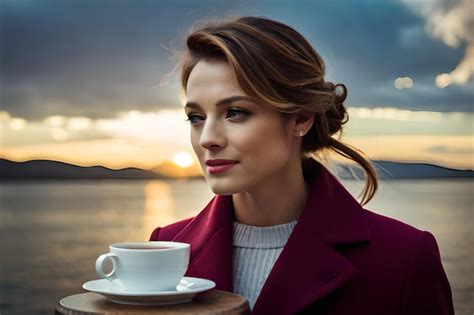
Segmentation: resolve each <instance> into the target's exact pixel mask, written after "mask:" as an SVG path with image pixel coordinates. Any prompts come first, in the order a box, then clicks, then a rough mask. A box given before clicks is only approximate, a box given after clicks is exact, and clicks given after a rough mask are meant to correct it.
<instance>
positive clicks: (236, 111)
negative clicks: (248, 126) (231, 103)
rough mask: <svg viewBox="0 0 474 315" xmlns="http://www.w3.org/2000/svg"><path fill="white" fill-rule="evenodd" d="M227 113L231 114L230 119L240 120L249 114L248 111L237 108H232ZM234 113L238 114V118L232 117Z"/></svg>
mask: <svg viewBox="0 0 474 315" xmlns="http://www.w3.org/2000/svg"><path fill="white" fill-rule="evenodd" d="M227 113H228V114H229V116H231V117H230V118H240V117H242V116H246V115H248V114H249V112H248V111H246V110H242V109H237V108H230V109H229V111H228V112H227ZM232 113H234V114H237V116H235V115H232Z"/></svg>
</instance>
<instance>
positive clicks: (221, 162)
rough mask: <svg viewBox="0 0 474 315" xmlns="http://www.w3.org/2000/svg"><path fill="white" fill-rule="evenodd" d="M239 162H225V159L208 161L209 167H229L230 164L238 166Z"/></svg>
mask: <svg viewBox="0 0 474 315" xmlns="http://www.w3.org/2000/svg"><path fill="white" fill-rule="evenodd" d="M236 163H238V161H236V160H224V159H215V160H207V161H206V165H207V166H222V165H229V164H236Z"/></svg>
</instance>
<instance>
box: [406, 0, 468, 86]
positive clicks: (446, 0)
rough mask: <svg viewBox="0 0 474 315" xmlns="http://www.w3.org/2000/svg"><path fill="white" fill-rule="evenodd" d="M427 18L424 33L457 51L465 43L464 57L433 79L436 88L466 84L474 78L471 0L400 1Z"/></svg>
mask: <svg viewBox="0 0 474 315" xmlns="http://www.w3.org/2000/svg"><path fill="white" fill-rule="evenodd" d="M403 2H404V3H406V4H407V5H408V6H409V7H411V8H412V9H413V10H414V11H415V12H417V13H418V14H420V15H421V16H423V17H425V18H426V30H427V32H428V33H429V34H430V35H431V36H432V37H434V38H439V39H440V40H441V41H443V43H445V44H446V45H448V46H450V47H453V48H457V47H459V46H461V45H462V44H465V45H466V47H465V50H464V56H463V58H462V59H461V61H460V62H459V64H458V65H457V66H456V67H455V68H454V70H452V71H451V72H450V73H441V74H439V75H438V76H437V78H436V84H437V86H438V87H441V88H444V87H446V86H448V85H450V84H460V85H463V84H466V83H467V82H468V81H469V80H470V79H471V78H472V76H473V75H474V32H473V30H474V15H473V14H472V12H474V1H472V0H432V1H403Z"/></svg>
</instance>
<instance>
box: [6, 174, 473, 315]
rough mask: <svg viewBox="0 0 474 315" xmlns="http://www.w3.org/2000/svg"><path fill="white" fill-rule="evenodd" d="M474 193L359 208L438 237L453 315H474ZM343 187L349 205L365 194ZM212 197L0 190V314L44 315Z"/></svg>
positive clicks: (111, 188) (172, 186)
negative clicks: (112, 259) (120, 247)
mask: <svg viewBox="0 0 474 315" xmlns="http://www.w3.org/2000/svg"><path fill="white" fill-rule="evenodd" d="M473 183H474V182H473V181H472V180H466V179H459V180H452V179H451V180H412V181H397V180H391V181H384V182H381V188H380V190H379V191H378V192H377V194H376V197H375V198H374V200H372V201H371V202H370V203H369V204H368V205H366V208H368V209H370V210H372V211H374V212H378V213H381V214H384V215H388V216H391V217H394V218H397V219H400V220H402V221H404V222H407V223H408V224H411V225H413V226H415V227H418V228H420V229H424V230H429V231H431V232H432V233H433V234H434V235H435V237H436V239H437V241H438V245H439V247H440V250H441V254H442V260H443V264H444V267H445V270H446V273H447V275H448V278H449V280H450V283H451V287H452V290H453V298H454V303H455V309H456V314H459V315H468V314H469V315H472V314H473V312H474V302H473V300H474V270H473V266H474V259H473V252H472V249H473V248H474V246H473V245H474V242H473V227H474V221H473V212H474V211H473V210H474V209H473V193H474V189H473V188H474V186H473ZM343 184H344V186H345V187H347V188H348V190H349V191H351V193H352V194H353V195H354V196H358V194H359V193H360V191H361V189H362V183H361V182H354V181H343ZM212 196H213V194H212V192H211V191H210V190H209V188H208V186H207V184H206V182H205V181H203V180H192V181H185V180H183V181H171V180H170V181H148V180H147V181H140V180H136V181H134V180H128V181H127V180H123V181H119V180H116V181H110V180H109V181H100V180H91V181H29V182H0V246H1V252H0V313H1V314H2V315H6V314H15V315H16V314H51V313H52V312H53V310H54V308H55V306H56V304H57V302H58V301H59V300H60V299H61V298H63V297H65V296H68V295H71V294H77V293H81V292H84V291H83V290H82V289H81V286H82V284H83V283H84V282H85V281H88V280H92V279H97V278H98V277H97V275H96V274H95V270H94V262H95V259H96V258H97V256H98V255H100V254H102V253H105V252H107V251H108V248H107V244H110V243H114V242H122V241H142V240H147V239H148V237H149V235H150V233H151V232H152V230H153V228H154V227H156V226H162V225H166V224H169V223H171V222H174V221H176V220H179V219H182V218H186V217H189V216H192V215H194V214H196V213H197V212H198V211H199V210H201V209H202V208H203V207H204V206H205V205H206V204H207V202H208V201H209V200H210V199H211V198H212Z"/></svg>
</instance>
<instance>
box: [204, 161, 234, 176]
mask: <svg viewBox="0 0 474 315" xmlns="http://www.w3.org/2000/svg"><path fill="white" fill-rule="evenodd" d="M235 164H237V162H235V163H231V164H221V165H215V166H209V165H208V166H207V171H208V172H209V173H211V174H220V173H224V172H225V171H227V170H229V169H231V168H232V167H234V165H235Z"/></svg>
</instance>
